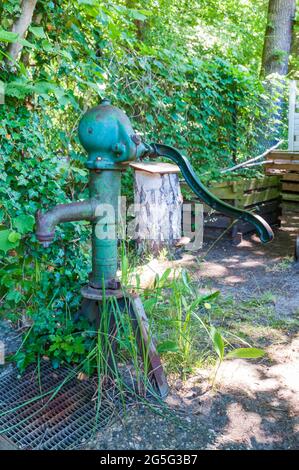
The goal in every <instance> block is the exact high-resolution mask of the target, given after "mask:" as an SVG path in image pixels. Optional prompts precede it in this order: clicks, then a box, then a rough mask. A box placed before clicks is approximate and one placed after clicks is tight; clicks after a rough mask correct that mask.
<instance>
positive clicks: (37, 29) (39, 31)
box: [29, 26, 46, 38]
mask: <svg viewBox="0 0 299 470" xmlns="http://www.w3.org/2000/svg"><path fill="white" fill-rule="evenodd" d="M29 31H31V33H32V34H34V36H35V37H37V38H46V34H45V31H44V28H42V27H41V26H31V27H30V28H29Z"/></svg>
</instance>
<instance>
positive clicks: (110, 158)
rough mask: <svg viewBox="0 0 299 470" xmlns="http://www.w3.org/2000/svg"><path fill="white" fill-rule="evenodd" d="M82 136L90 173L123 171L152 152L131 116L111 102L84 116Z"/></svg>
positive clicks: (81, 127)
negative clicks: (100, 170)
mask: <svg viewBox="0 0 299 470" xmlns="http://www.w3.org/2000/svg"><path fill="white" fill-rule="evenodd" d="M78 133H79V139H80V142H81V144H82V146H83V147H84V148H85V150H86V151H87V153H88V160H87V162H86V166H87V168H89V169H90V170H96V169H114V168H115V169H118V168H122V167H123V163H124V162H129V161H132V160H136V159H138V158H140V157H141V156H143V155H144V154H146V153H147V151H148V147H147V146H146V145H145V144H143V143H142V141H141V138H140V136H138V135H137V134H136V133H135V132H134V130H133V127H132V125H131V122H130V120H129V118H128V116H127V115H126V114H125V113H124V112H123V111H122V110H121V109H119V108H116V107H115V106H112V105H111V103H110V101H109V100H107V99H104V100H103V101H102V102H101V104H100V105H99V106H96V107H95V108H92V109H90V110H88V111H87V112H86V113H85V114H84V116H83V117H82V119H81V121H80V123H79V129H78Z"/></svg>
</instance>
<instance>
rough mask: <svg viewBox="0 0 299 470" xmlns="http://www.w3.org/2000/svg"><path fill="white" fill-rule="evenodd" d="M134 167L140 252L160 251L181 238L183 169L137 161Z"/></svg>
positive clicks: (137, 237) (136, 237)
mask: <svg viewBox="0 0 299 470" xmlns="http://www.w3.org/2000/svg"><path fill="white" fill-rule="evenodd" d="M138 165H139V167H138ZM131 166H132V167H134V169H135V189H134V195H135V222H134V228H135V231H136V234H135V236H134V238H135V239H136V242H137V245H138V248H139V251H140V252H141V251H151V252H154V253H157V252H159V251H160V250H161V248H163V247H170V246H171V245H174V244H175V243H176V242H177V241H178V240H180V239H181V220H182V203H183V198H182V195H181V190H180V184H179V178H178V172H179V169H178V168H177V166H176V165H172V164H167V163H166V164H165V163H164V164H163V163H147V164H146V163H143V164H138V163H136V164H132V165H131ZM147 167H148V168H149V170H148V171H147ZM144 169H146V170H145V171H143V170H144Z"/></svg>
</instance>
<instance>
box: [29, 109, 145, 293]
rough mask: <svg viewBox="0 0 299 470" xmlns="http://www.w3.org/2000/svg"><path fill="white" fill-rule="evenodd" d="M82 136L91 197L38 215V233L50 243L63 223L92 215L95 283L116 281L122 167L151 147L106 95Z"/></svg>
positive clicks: (83, 121) (85, 122)
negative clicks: (86, 157) (57, 228)
mask: <svg viewBox="0 0 299 470" xmlns="http://www.w3.org/2000/svg"><path fill="white" fill-rule="evenodd" d="M78 132H79V138H80V141H81V143H82V145H83V147H84V148H85V150H86V151H87V153H88V159H87V162H86V166H87V168H89V170H90V176H89V195H90V199H88V200H87V201H82V202H75V203H71V204H61V205H58V206H56V207H54V208H53V209H51V210H49V211H48V212H46V213H45V214H40V213H38V215H37V231H36V235H37V238H38V240H39V241H41V242H42V243H44V245H45V246H47V245H48V244H49V243H50V242H51V241H53V239H54V235H55V227H56V225H57V224H59V223H63V222H71V221H76V220H89V221H90V222H91V225H92V234H91V243H92V272H91V273H90V279H89V282H90V285H91V286H92V287H94V288H102V287H103V285H105V287H113V286H117V283H116V282H115V279H116V271H117V235H118V197H119V196H120V184H121V171H122V170H124V169H125V167H126V163H128V162H129V161H132V160H135V159H137V158H139V157H141V156H142V155H143V154H145V153H146V152H147V151H148V149H149V147H148V146H146V145H145V144H143V143H142V142H141V139H140V137H139V136H138V135H137V134H135V133H134V130H133V128H132V126H131V123H130V121H129V119H128V117H127V116H126V114H125V113H124V112H123V111H121V110H120V109H118V108H116V107H114V106H111V105H110V103H109V101H107V100H104V101H103V102H102V103H101V105H100V106H97V107H96V108H92V109H90V110H89V111H87V113H85V114H84V116H83V117H82V119H81V121H80V124H79V131H78Z"/></svg>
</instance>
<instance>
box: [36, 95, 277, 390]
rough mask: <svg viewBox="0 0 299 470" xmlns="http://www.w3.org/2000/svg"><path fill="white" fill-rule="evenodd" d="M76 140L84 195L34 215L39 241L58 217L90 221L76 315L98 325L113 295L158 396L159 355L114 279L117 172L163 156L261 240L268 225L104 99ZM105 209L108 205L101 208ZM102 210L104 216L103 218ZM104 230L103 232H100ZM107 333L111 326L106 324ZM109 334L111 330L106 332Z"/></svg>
mask: <svg viewBox="0 0 299 470" xmlns="http://www.w3.org/2000/svg"><path fill="white" fill-rule="evenodd" d="M79 139H80V142H81V144H82V145H83V147H84V148H85V150H86V151H87V153H88V160H87V162H86V167H87V168H88V169H89V170H90V173H89V194H90V197H89V199H88V200H85V201H81V202H73V203H70V204H60V205H57V206H56V207H54V208H53V209H51V210H49V211H48V212H46V213H44V214H41V213H38V214H37V231H36V235H37V238H38V240H39V241H40V242H41V243H43V245H44V246H48V244H49V243H50V242H52V241H53V239H54V235H55V227H56V225H58V224H60V223H62V222H73V221H79V220H87V221H90V222H91V226H92V271H91V273H90V276H89V282H88V284H87V286H85V287H83V289H82V290H81V293H82V297H83V300H82V305H81V308H80V311H79V312H78V314H77V317H80V316H84V317H86V318H87V319H88V320H89V321H90V322H91V323H93V324H95V325H96V326H98V325H99V316H100V315H101V305H102V303H103V299H104V298H105V299H106V298H107V297H115V298H116V299H118V300H117V301H118V302H119V305H120V306H121V308H122V309H124V308H125V307H126V305H127V304H129V312H130V314H131V315H132V317H133V320H134V324H135V325H136V332H137V331H138V332H139V333H138V336H139V343H141V342H142V344H143V346H141V348H143V350H144V345H145V346H146V348H145V349H146V351H147V354H148V361H149V365H150V371H149V374H150V377H151V379H152V381H153V382H154V384H155V385H156V386H157V387H158V390H159V392H160V394H161V395H162V396H165V395H166V394H167V388H168V387H167V381H166V378H165V375H164V372H163V368H162V365H161V361H160V358H159V356H158V354H157V352H156V349H155V345H154V342H153V340H152V339H151V337H150V334H149V331H148V323H147V319H146V316H145V313H144V310H143V308H142V304H141V301H140V299H139V297H137V296H136V295H134V294H128V293H125V292H124V290H123V289H122V287H121V285H120V282H119V281H118V279H117V276H116V272H117V243H118V240H117V226H118V206H119V196H120V184H121V172H122V171H124V170H125V169H126V168H127V166H128V164H129V163H130V161H134V160H140V159H143V158H145V157H149V158H156V157H166V158H169V159H170V160H172V161H173V162H175V163H176V164H177V165H178V166H179V168H180V170H181V172H182V175H183V176H184V178H185V179H186V181H187V183H188V184H189V186H190V187H191V189H192V190H193V191H194V192H195V194H196V195H197V196H198V197H199V198H200V199H201V200H202V201H203V202H205V203H206V204H208V205H209V206H211V207H213V208H214V209H216V210H218V211H219V212H222V213H224V214H227V215H229V216H231V217H235V218H241V219H243V220H245V221H247V222H249V223H251V224H253V225H254V227H255V228H256V230H257V232H258V235H259V237H260V239H261V241H262V242H263V243H266V242H268V241H270V240H272V238H273V232H272V230H271V228H270V227H269V225H268V224H267V223H266V222H265V221H264V220H263V219H262V218H261V217H260V216H258V215H254V214H252V213H251V212H247V211H243V210H240V209H237V208H235V207H233V206H230V205H228V204H226V203H224V202H222V201H221V200H219V199H218V198H216V197H215V196H214V195H213V194H212V193H210V192H209V191H208V190H207V188H206V187H205V186H204V185H203V184H202V183H201V181H200V180H199V179H198V178H197V176H196V174H195V172H194V170H193V168H192V167H191V165H190V163H189V162H188V160H187V159H186V158H185V157H184V156H182V155H181V154H180V153H179V152H178V151H177V150H176V149H174V148H172V147H170V146H167V145H162V144H151V145H148V144H145V143H143V142H142V140H141V138H140V137H139V136H138V135H137V134H136V133H135V132H134V130H133V128H132V125H131V123H130V120H129V119H128V117H127V116H126V114H125V113H124V112H123V111H121V110H120V109H118V108H116V107H114V106H111V104H110V102H109V101H108V100H103V101H102V103H101V104H100V105H99V106H97V107H95V108H92V109H90V110H89V111H87V112H86V113H85V114H84V116H83V117H82V119H81V121H80V124H79ZM107 208H111V209H112V210H109V209H107ZM106 209H107V210H106ZM103 210H104V211H106V212H105V217H103V215H104V214H103ZM105 233H107V236H103V234H105ZM110 328H111V332H113V331H114V332H115V328H116V325H115V323H114V324H111V326H110ZM111 336H113V334H112V335H111Z"/></svg>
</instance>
